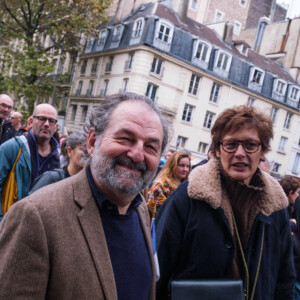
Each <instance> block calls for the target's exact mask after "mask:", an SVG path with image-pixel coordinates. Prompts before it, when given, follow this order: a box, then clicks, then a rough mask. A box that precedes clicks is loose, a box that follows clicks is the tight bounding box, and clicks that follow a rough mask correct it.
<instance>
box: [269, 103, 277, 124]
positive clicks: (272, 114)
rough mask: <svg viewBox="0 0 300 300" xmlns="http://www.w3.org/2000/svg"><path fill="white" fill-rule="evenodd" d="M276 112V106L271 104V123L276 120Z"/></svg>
mask: <svg viewBox="0 0 300 300" xmlns="http://www.w3.org/2000/svg"><path fill="white" fill-rule="evenodd" d="M277 112H278V108H277V107H274V106H273V107H272V111H271V116H270V118H271V120H272V122H273V124H274V123H275V121H276V116H277Z"/></svg>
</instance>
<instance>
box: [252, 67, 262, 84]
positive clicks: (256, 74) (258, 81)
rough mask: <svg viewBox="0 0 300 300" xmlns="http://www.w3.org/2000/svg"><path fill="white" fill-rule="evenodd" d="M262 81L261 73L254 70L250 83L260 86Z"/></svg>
mask: <svg viewBox="0 0 300 300" xmlns="http://www.w3.org/2000/svg"><path fill="white" fill-rule="evenodd" d="M262 80H263V72H262V71H260V70H258V69H254V71H253V74H252V78H251V82H253V83H256V84H258V85H262Z"/></svg>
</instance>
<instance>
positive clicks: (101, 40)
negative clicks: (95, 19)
mask: <svg viewBox="0 0 300 300" xmlns="http://www.w3.org/2000/svg"><path fill="white" fill-rule="evenodd" d="M107 33H108V30H107V29H102V30H101V31H100V33H99V40H98V45H99V46H100V45H101V46H103V45H104V44H105V41H106V38H107Z"/></svg>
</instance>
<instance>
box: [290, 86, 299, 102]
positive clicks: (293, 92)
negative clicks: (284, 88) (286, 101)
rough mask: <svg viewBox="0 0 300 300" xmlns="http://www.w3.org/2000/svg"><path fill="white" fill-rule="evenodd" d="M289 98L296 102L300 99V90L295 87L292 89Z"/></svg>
mask: <svg viewBox="0 0 300 300" xmlns="http://www.w3.org/2000/svg"><path fill="white" fill-rule="evenodd" d="M289 98H290V99H292V100H295V101H298V99H299V88H297V87H295V86H293V87H291V88H290V93H289Z"/></svg>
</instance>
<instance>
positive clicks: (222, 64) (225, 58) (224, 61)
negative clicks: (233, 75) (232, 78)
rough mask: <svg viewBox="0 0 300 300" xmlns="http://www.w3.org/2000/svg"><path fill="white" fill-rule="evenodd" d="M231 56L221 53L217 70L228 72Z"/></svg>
mask: <svg viewBox="0 0 300 300" xmlns="http://www.w3.org/2000/svg"><path fill="white" fill-rule="evenodd" d="M228 62H229V55H227V54H225V53H224V52H220V54H219V57H218V61H217V68H219V69H221V70H227V69H228V66H229V63H228Z"/></svg>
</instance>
